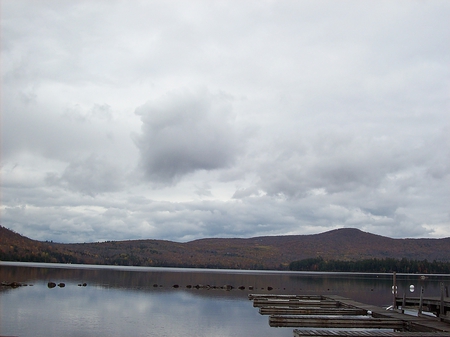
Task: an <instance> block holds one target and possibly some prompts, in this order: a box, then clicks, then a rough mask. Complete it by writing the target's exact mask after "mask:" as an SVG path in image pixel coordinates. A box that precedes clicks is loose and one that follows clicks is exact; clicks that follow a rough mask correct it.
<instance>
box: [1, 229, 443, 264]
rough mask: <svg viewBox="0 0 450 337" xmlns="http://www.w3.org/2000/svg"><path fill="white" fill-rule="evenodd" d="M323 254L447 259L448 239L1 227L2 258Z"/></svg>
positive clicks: (213, 259) (231, 260)
mask: <svg viewBox="0 0 450 337" xmlns="http://www.w3.org/2000/svg"><path fill="white" fill-rule="evenodd" d="M317 256H321V257H323V258H324V259H334V260H362V259H367V258H386V257H391V258H397V259H401V258H407V259H415V260H424V259H428V260H430V261H432V260H441V261H448V260H450V238H445V239H391V238H388V237H383V236H379V235H374V234H370V233H365V232H362V231H360V230H357V229H338V230H333V231H330V232H325V233H322V234H315V235H291V236H268V237H257V238H249V239H201V240H195V241H191V242H187V243H178V242H171V241H164V240H134V241H110V242H103V243H85V244H56V243H49V242H39V241H35V240H31V239H28V238H25V237H23V236H21V235H19V234H17V233H13V232H11V231H9V230H8V229H6V228H4V227H1V226H0V259H3V260H12V261H41V262H62V263H67V262H70V263H91V264H116V265H143V266H173V267H200V268H234V269H287V268H288V265H289V263H290V262H292V261H295V260H301V259H306V258H311V257H317Z"/></svg>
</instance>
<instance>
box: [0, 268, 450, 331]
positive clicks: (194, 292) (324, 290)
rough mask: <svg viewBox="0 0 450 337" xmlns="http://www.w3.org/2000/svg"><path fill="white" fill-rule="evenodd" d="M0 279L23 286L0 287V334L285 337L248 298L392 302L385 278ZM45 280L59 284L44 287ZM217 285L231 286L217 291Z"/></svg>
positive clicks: (415, 279) (11, 271)
mask: <svg viewBox="0 0 450 337" xmlns="http://www.w3.org/2000/svg"><path fill="white" fill-rule="evenodd" d="M449 280H450V278H449V276H448V275H447V276H445V275H441V276H430V277H428V278H426V279H425V280H422V279H421V278H420V277H419V275H397V284H398V287H399V294H401V293H402V292H404V291H405V292H406V291H407V292H408V295H411V293H409V289H410V285H411V284H414V285H415V289H420V287H421V286H423V287H424V294H426V295H427V296H438V295H439V291H440V282H441V281H444V282H446V284H448V283H449ZM0 281H4V282H12V281H16V282H21V283H25V284H28V286H22V287H19V288H16V289H12V288H9V287H1V290H0V335H2V336H21V337H28V336H30V337H31V336H46V337H47V336H76V337H78V336H80V337H81V336H292V335H293V333H292V331H293V329H292V328H271V327H269V325H268V317H267V316H262V315H260V314H259V313H258V309H257V308H253V306H252V302H251V301H249V300H248V294H250V293H276V294H318V295H327V294H338V295H342V296H346V297H350V298H352V299H354V300H357V301H360V302H364V303H368V304H375V305H379V306H389V305H390V304H391V302H392V293H391V287H392V275H390V274H380V275H376V274H351V273H347V274H339V273H302V272H267V271H241V270H202V269H176V268H146V267H117V266H116V267H111V266H86V265H60V264H50V265H49V264H41V263H39V264H32V263H6V262H0ZM49 281H52V282H55V283H57V284H58V283H60V282H63V283H64V284H65V287H63V288H61V287H58V286H57V287H55V288H51V289H50V288H48V286H47V284H48V282H49ZM83 283H86V284H87V285H86V286H80V284H83ZM224 285H231V286H233V289H232V290H228V291H227V290H224V289H220V288H221V287H223V286H224ZM174 286H175V287H174ZM189 286H190V288H188V287H189ZM195 286H198V288H199V289H197V288H196V287H195ZM207 286H209V287H207ZM238 287H245V289H243V290H240V289H238ZM249 287H252V288H253V289H249ZM416 292H418V290H416ZM412 295H414V294H412ZM416 295H417V296H418V293H417V294H416Z"/></svg>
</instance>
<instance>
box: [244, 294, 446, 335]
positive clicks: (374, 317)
mask: <svg viewBox="0 0 450 337" xmlns="http://www.w3.org/2000/svg"><path fill="white" fill-rule="evenodd" d="M248 297H249V299H250V300H252V301H253V306H254V307H256V308H258V309H259V313H260V314H261V315H268V316H269V325H270V326H272V327H293V328H297V329H295V330H294V331H293V333H294V336H295V337H312V336H315V337H317V336H323V337H328V336H335V337H344V336H349V337H367V336H382V337H384V336H386V337H388V336H389V337H400V336H405V337H414V336H422V337H423V336H434V337H437V336H441V337H444V336H445V337H450V323H449V322H447V318H448V315H447V310H448V302H446V301H442V299H433V298H422V304H423V308H425V307H427V308H428V307H430V308H434V311H439V313H440V314H441V316H440V317H431V316H429V315H423V314H420V313H419V314H417V315H414V316H413V315H407V314H405V313H402V310H396V309H395V310H386V309H384V308H381V307H377V306H373V305H369V304H364V303H360V302H356V301H353V300H351V299H348V298H345V297H341V296H337V295H334V296H333V295H331V296H319V295H313V296H311V295H308V296H301V295H274V294H270V295H267V294H250V295H249V296H248ZM398 302H400V305H402V304H404V305H405V307H410V308H413V307H414V308H416V305H419V304H420V303H419V302H417V301H416V299H407V298H399V299H396V303H398ZM443 303H444V304H443ZM433 305H434V307H433ZM441 308H442V309H441ZM449 313H450V311H449ZM299 328H301V329H299ZM317 329H319V330H317ZM322 329H327V330H322ZM331 329H335V330H331ZM345 329H350V330H345Z"/></svg>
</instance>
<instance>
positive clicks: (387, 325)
mask: <svg viewBox="0 0 450 337" xmlns="http://www.w3.org/2000/svg"><path fill="white" fill-rule="evenodd" d="M269 325H270V326H271V327H295V328H301V327H309V328H327V329H331V328H361V329H403V328H404V323H403V321H401V320H398V319H393V318H372V317H325V316H315V317H314V316H309V317H307V316H283V315H272V316H270V317H269Z"/></svg>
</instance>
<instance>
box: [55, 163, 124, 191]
mask: <svg viewBox="0 0 450 337" xmlns="http://www.w3.org/2000/svg"><path fill="white" fill-rule="evenodd" d="M122 178H123V173H122V172H121V171H120V169H119V168H118V167H116V166H115V165H114V164H111V163H108V162H107V161H106V160H104V159H102V158H99V157H98V156H95V155H91V156H89V157H88V158H86V159H84V160H79V161H74V162H71V163H70V164H69V165H68V166H67V167H66V168H65V170H64V171H63V172H62V174H61V175H58V174H57V173H54V172H51V173H47V177H46V182H47V183H48V184H49V185H56V186H61V187H63V188H66V189H69V190H71V191H76V192H80V193H82V194H87V195H90V196H95V195H97V194H99V193H105V192H115V191H118V190H120V189H121V187H122V185H123V181H122Z"/></svg>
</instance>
